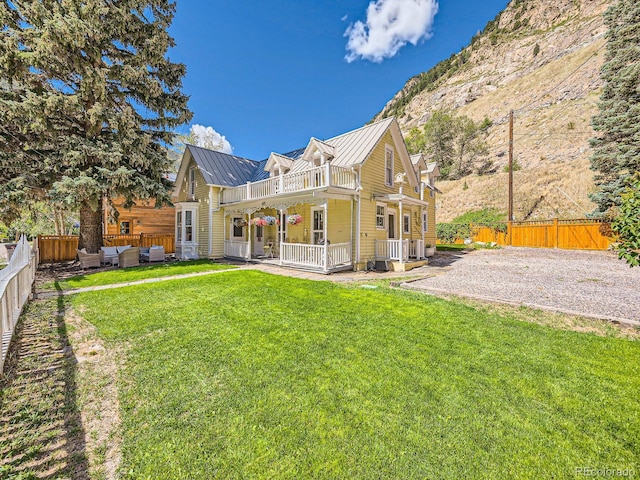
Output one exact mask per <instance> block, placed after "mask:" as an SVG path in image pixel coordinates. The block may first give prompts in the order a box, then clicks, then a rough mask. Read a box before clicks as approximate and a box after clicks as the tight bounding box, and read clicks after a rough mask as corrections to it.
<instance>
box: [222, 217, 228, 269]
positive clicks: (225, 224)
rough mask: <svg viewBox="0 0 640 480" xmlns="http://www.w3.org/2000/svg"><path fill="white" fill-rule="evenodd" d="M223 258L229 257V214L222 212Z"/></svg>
mask: <svg viewBox="0 0 640 480" xmlns="http://www.w3.org/2000/svg"><path fill="white" fill-rule="evenodd" d="M222 256H223V257H226V256H227V212H225V211H224V210H223V211H222Z"/></svg>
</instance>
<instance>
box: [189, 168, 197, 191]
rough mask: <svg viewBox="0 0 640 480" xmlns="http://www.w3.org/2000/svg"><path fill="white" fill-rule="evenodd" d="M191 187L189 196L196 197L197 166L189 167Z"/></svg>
mask: <svg viewBox="0 0 640 480" xmlns="http://www.w3.org/2000/svg"><path fill="white" fill-rule="evenodd" d="M187 184H188V188H189V192H188V193H189V197H190V198H194V197H195V196H196V167H191V168H190V169H189V181H188V182H187Z"/></svg>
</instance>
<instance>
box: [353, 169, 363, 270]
mask: <svg viewBox="0 0 640 480" xmlns="http://www.w3.org/2000/svg"><path fill="white" fill-rule="evenodd" d="M361 175H362V165H359V166H358V179H357V180H358V187H357V189H358V190H359V191H362V184H361V183H360V177H361ZM360 199H361V196H360V195H358V196H357V197H356V202H358V210H356V234H355V237H356V262H358V263H360V235H362V233H361V232H360V205H361V202H360Z"/></svg>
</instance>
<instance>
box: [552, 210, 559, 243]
mask: <svg viewBox="0 0 640 480" xmlns="http://www.w3.org/2000/svg"><path fill="white" fill-rule="evenodd" d="M553 229H554V230H555V235H556V239H555V241H554V242H553V248H558V244H559V241H558V231H559V230H558V217H556V218H554V219H553Z"/></svg>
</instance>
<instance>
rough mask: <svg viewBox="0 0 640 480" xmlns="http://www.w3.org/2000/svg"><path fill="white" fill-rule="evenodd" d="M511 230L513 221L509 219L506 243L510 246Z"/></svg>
mask: <svg viewBox="0 0 640 480" xmlns="http://www.w3.org/2000/svg"><path fill="white" fill-rule="evenodd" d="M512 230H513V222H512V221H511V220H509V221H508V222H507V245H509V246H511V232H512Z"/></svg>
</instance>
